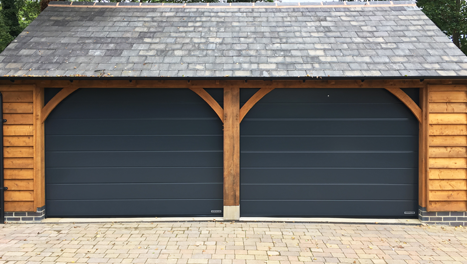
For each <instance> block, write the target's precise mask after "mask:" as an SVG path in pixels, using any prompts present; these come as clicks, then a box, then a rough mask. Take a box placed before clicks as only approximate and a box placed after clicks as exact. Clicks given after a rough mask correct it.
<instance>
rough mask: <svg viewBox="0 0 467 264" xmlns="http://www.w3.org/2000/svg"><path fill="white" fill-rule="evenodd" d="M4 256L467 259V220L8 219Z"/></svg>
mask: <svg viewBox="0 0 467 264" xmlns="http://www.w3.org/2000/svg"><path fill="white" fill-rule="evenodd" d="M0 257H1V258H0V263H16V264H18V263H174V264H175V263H177V264H178V263H180V264H204V263H207V264H211V263H212V264H294V263H297V264H298V263H311V262H313V263H324V262H326V263H467V228H464V227H458V228H454V227H440V226H421V227H420V226H403V225H351V224H346V225H343V224H303V223H255V222H253V223H230V222H227V223H225V222H224V223H223V222H189V223H186V222H185V223H152V224H151V223H140V224H131V223H127V224H110V223H107V224H58V225H53V224H35V225H25V224H7V225H0Z"/></svg>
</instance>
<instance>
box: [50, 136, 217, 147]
mask: <svg viewBox="0 0 467 264" xmlns="http://www.w3.org/2000/svg"><path fill="white" fill-rule="evenodd" d="M193 137H194V136H193V135H184V136H169V135H167V136H138V137H135V136H108V135H105V136H103V135H101V136H96V135H89V136H77V135H67V136H59V135H50V136H47V138H46V140H47V146H48V150H49V151H56V150H67V151H80V150H88V151H90V150H100V151H137V150H140V151H142V150H146V151H196V150H206V151H207V150H218V149H219V145H221V144H222V140H223V136H222V135H216V136H196V140H193Z"/></svg>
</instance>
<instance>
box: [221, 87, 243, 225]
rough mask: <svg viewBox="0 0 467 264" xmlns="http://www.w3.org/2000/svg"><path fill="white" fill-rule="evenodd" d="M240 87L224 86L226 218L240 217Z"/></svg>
mask: <svg viewBox="0 0 467 264" xmlns="http://www.w3.org/2000/svg"><path fill="white" fill-rule="evenodd" d="M239 116H240V89H239V88H238V87H226V88H224V220H238V219H240V119H239Z"/></svg>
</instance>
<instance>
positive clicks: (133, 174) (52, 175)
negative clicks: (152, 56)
mask: <svg viewBox="0 0 467 264" xmlns="http://www.w3.org/2000/svg"><path fill="white" fill-rule="evenodd" d="M222 172H223V168H222V167H217V168H216V167H204V168H203V167H188V168H182V167H177V168H154V167H148V168H142V167H136V168H135V167H126V168H122V167H106V168H96V167H93V168H74V169H73V170H70V169H67V168H48V170H47V183H48V184H72V183H125V182H129V179H131V182H132V183H180V182H183V183H200V182H210V183H216V182H220V183H222V177H221V176H220V175H222ZM167 175H170V177H168V176H167Z"/></svg>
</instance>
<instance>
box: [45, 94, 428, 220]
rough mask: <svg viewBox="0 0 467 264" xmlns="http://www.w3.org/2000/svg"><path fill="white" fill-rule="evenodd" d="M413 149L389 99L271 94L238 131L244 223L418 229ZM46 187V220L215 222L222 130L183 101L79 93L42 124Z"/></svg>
mask: <svg viewBox="0 0 467 264" xmlns="http://www.w3.org/2000/svg"><path fill="white" fill-rule="evenodd" d="M59 90H60V89H45V101H46V103H47V101H48V100H50V99H51V98H53V96H54V95H56V94H57V92H58V91H59ZM206 91H207V92H208V93H209V94H210V95H211V96H212V97H213V98H214V99H215V100H216V101H217V102H218V103H219V104H220V105H221V106H222V105H223V89H206ZM256 91H257V89H240V102H241V104H244V103H245V102H246V101H247V100H248V99H249V98H250V97H251V96H253V94H254V93H255V92H256ZM404 91H405V92H406V93H407V94H408V95H409V96H410V97H411V98H412V99H413V100H414V101H415V102H416V103H418V101H419V98H418V97H419V90H418V89H404ZM418 138H419V123H418V121H417V119H416V118H415V116H414V115H413V114H412V113H411V112H410V110H409V109H408V108H407V107H406V106H405V105H404V104H403V103H402V102H401V101H400V100H399V99H397V98H396V97H395V96H394V95H392V94H391V93H390V92H388V91H386V90H385V89H377V88H375V89H334V88H333V89H275V90H272V91H271V92H270V93H268V94H267V95H266V96H265V97H264V98H262V99H261V100H260V101H259V102H258V103H257V104H256V105H255V106H254V107H253V108H252V109H251V110H250V111H249V112H248V114H247V115H246V116H245V118H244V119H243V120H242V121H241V124H240V153H241V154H240V215H241V216H242V217H381V218H383V217H388V218H415V217H416V211H417V210H418V144H419V142H418ZM45 184H46V192H45V194H46V208H47V210H46V213H47V217H116V216H121V217H138V216H141V217H143V216H152V217H154V216H157V217H159V216H213V217H221V216H222V214H223V212H222V210H223V123H222V121H221V120H220V119H219V117H218V116H217V115H216V113H215V112H214V111H213V110H212V109H211V107H210V106H209V105H208V104H207V103H206V102H205V101H204V100H203V99H201V97H199V96H198V95H197V94H196V93H194V92H193V91H191V90H189V89H123V88H122V89H111V88H103V89H91V88H83V89H78V90H77V91H75V92H74V93H72V94H71V95H69V96H68V97H67V98H66V99H64V100H63V101H62V102H61V103H60V104H59V105H58V106H57V107H56V108H55V109H54V110H53V111H52V112H51V114H50V116H49V117H48V118H47V119H46V121H45Z"/></svg>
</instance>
